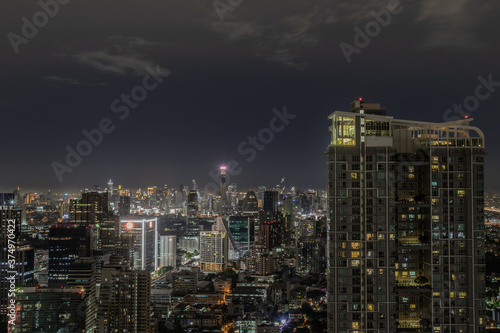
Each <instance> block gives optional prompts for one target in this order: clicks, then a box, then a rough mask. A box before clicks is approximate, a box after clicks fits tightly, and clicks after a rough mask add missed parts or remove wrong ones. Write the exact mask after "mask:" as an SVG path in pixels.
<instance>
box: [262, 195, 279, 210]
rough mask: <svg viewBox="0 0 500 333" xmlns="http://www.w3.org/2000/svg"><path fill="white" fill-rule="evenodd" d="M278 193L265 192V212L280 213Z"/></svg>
mask: <svg viewBox="0 0 500 333" xmlns="http://www.w3.org/2000/svg"><path fill="white" fill-rule="evenodd" d="M278 198H279V195H278V192H277V191H265V192H264V211H265V212H277V211H278Z"/></svg>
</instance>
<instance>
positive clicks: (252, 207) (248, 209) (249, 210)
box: [242, 190, 259, 217]
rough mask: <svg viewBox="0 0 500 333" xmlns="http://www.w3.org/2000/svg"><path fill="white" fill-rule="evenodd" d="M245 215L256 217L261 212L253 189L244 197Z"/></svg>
mask: <svg viewBox="0 0 500 333" xmlns="http://www.w3.org/2000/svg"><path fill="white" fill-rule="evenodd" d="M242 212H243V215H248V216H251V217H255V216H257V215H258V214H259V201H258V200H257V195H256V194H255V192H254V191H253V190H249V191H248V192H247V194H246V196H245V198H244V199H243V205H242Z"/></svg>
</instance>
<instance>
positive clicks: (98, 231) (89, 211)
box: [69, 190, 118, 251]
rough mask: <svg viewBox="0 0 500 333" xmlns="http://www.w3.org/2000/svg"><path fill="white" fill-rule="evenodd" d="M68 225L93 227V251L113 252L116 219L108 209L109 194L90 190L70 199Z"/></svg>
mask: <svg viewBox="0 0 500 333" xmlns="http://www.w3.org/2000/svg"><path fill="white" fill-rule="evenodd" d="M69 219H70V223H74V224H78V225H81V226H90V227H93V229H92V230H93V234H92V237H93V238H94V240H93V245H94V248H93V250H103V251H113V248H114V246H115V245H116V240H117V237H118V234H117V232H118V219H117V217H115V216H114V214H113V213H112V211H111V210H110V208H109V193H108V192H106V191H99V190H92V191H86V192H83V193H82V196H81V198H77V199H71V200H70V205H69Z"/></svg>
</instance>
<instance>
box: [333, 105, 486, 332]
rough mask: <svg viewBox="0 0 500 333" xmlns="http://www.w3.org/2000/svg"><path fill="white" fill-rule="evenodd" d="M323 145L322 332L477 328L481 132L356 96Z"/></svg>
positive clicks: (480, 319) (480, 311) (466, 123)
mask: <svg viewBox="0 0 500 333" xmlns="http://www.w3.org/2000/svg"><path fill="white" fill-rule="evenodd" d="M330 119H332V121H333V124H332V126H331V127H330V131H331V132H332V138H331V143H330V145H329V146H328V150H327V152H326V156H327V173H328V204H329V218H330V221H329V235H328V238H329V241H328V253H329V268H328V326H329V327H328V331H329V332H339V333H340V332H345V333H347V332H378V333H383V332H408V331H412V330H413V331H418V330H421V331H429V332H430V331H432V332H434V333H437V332H450V333H451V332H460V333H466V332H484V331H485V324H486V316H485V302H484V297H485V282H484V274H485V273H484V270H485V265H484V262H485V257H484V216H483V215H484V214H483V206H484V199H483V188H484V183H483V178H484V154H485V151H484V136H483V134H482V132H481V131H480V130H479V129H477V128H475V127H472V126H470V122H471V120H472V119H463V120H457V121H452V122H445V123H431V122H421V121H410V120H399V119H394V118H393V117H389V116H386V115H385V110H384V109H383V108H381V107H380V105H378V104H365V103H363V102H362V101H361V100H360V101H355V102H353V103H352V105H351V112H341V111H337V112H334V113H333V114H332V115H331V116H330Z"/></svg>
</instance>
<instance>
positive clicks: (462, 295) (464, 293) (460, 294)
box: [458, 291, 467, 298]
mask: <svg viewBox="0 0 500 333" xmlns="http://www.w3.org/2000/svg"><path fill="white" fill-rule="evenodd" d="M458 297H460V298H467V293H466V292H465V291H461V292H460V293H459V294H458Z"/></svg>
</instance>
